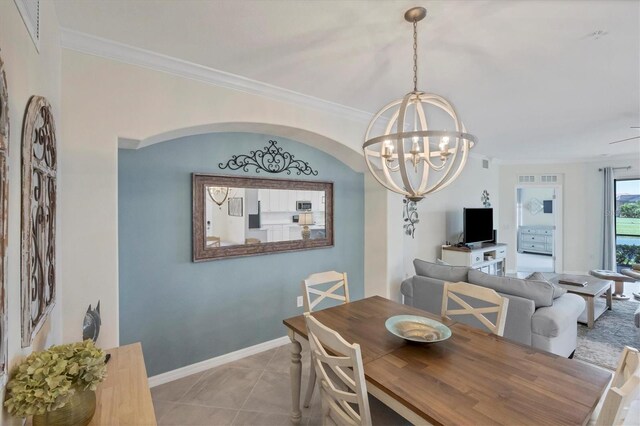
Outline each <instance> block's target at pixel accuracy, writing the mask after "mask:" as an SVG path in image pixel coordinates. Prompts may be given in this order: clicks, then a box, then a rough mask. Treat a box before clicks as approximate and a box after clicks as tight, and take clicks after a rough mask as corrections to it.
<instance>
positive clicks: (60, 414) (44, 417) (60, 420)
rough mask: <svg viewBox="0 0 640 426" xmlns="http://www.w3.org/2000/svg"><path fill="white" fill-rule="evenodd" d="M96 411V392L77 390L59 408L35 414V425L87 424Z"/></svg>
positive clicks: (79, 425)
mask: <svg viewBox="0 0 640 426" xmlns="http://www.w3.org/2000/svg"><path fill="white" fill-rule="evenodd" d="M95 411H96V393H95V392H94V391H92V390H84V391H83V390H76V392H74V394H73V395H72V396H71V397H70V398H69V401H67V403H66V404H65V405H64V407H60V408H58V409H57V410H53V411H49V412H46V413H44V414H36V415H34V416H33V426H63V425H64V426H86V425H88V424H89V422H90V421H91V419H92V418H93V414H94V413H95Z"/></svg>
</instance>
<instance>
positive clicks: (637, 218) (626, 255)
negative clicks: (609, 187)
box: [615, 179, 640, 271]
mask: <svg viewBox="0 0 640 426" xmlns="http://www.w3.org/2000/svg"><path fill="white" fill-rule="evenodd" d="M615 194H616V224H615V227H616V263H617V265H618V271H619V270H620V269H622V268H623V267H629V265H631V264H633V263H640V179H616V180H615Z"/></svg>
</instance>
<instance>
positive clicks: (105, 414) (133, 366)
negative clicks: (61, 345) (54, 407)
mask: <svg viewBox="0 0 640 426" xmlns="http://www.w3.org/2000/svg"><path fill="white" fill-rule="evenodd" d="M106 352H107V353H109V354H111V359H110V360H109V363H108V364H107V378H106V379H105V381H104V382H102V383H100V385H98V389H97V390H96V413H95V415H94V416H93V419H92V420H91V423H89V425H90V426H97V425H101V426H106V425H109V426H124V425H145V426H146V425H152V426H155V425H156V424H157V423H156V415H155V413H154V411H153V402H152V401H151V391H150V390H149V383H148V380H147V370H146V368H145V366H144V358H143V357H142V345H140V343H133V344H131V345H126V346H120V347H117V348H113V349H109V350H107V351H106Z"/></svg>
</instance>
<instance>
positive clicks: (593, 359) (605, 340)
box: [574, 299, 640, 370]
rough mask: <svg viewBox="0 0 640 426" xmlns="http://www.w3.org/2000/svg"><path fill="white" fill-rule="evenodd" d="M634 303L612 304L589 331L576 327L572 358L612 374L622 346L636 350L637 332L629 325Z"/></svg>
mask: <svg viewBox="0 0 640 426" xmlns="http://www.w3.org/2000/svg"><path fill="white" fill-rule="evenodd" d="M639 304H640V303H639V302H638V301H636V300H633V299H631V300H614V301H613V309H612V310H610V311H605V312H604V313H603V314H602V316H601V317H600V318H598V319H597V320H596V322H595V325H594V327H593V328H592V329H589V328H587V326H586V325H582V324H580V323H578V346H577V348H576V353H575V355H574V357H575V358H576V359H580V360H582V361H586V362H589V363H591V364H596V365H599V366H601V367H604V368H608V369H609V370H615V369H616V365H617V364H618V360H619V359H620V354H621V353H622V349H623V348H624V347H625V346H631V347H634V348H640V329H638V328H636V326H635V325H634V324H633V314H634V313H635V311H636V309H638V305H639Z"/></svg>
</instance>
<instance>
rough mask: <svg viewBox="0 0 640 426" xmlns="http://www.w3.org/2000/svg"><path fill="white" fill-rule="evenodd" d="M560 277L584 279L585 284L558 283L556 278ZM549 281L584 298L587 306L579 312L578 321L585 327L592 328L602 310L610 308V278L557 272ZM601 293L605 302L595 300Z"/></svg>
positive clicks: (611, 282)
mask: <svg viewBox="0 0 640 426" xmlns="http://www.w3.org/2000/svg"><path fill="white" fill-rule="evenodd" d="M562 279H567V280H579V281H586V282H587V285H586V286H584V287H580V286H575V285H570V284H560V283H559V282H558V280H562ZM549 281H551V282H553V283H554V284H558V285H559V286H560V287H562V288H564V289H565V290H567V291H568V292H569V293H573V294H577V295H579V296H582V297H583V298H584V300H585V301H586V302H587V307H586V308H585V311H584V312H583V313H582V314H580V317H579V318H578V322H581V323H583V324H587V327H589V328H593V323H594V322H595V321H596V320H597V319H598V318H599V317H600V315H602V314H603V313H604V311H606V310H611V304H612V303H611V300H612V297H611V296H612V294H611V285H612V284H613V281H611V280H601V279H600V278H596V277H592V276H589V275H567V274H558V275H556V276H555V277H553V278H551V279H550V280H549ZM602 295H604V296H605V298H606V303H597V302H596V300H597V299H598V298H599V297H600V296H602Z"/></svg>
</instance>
